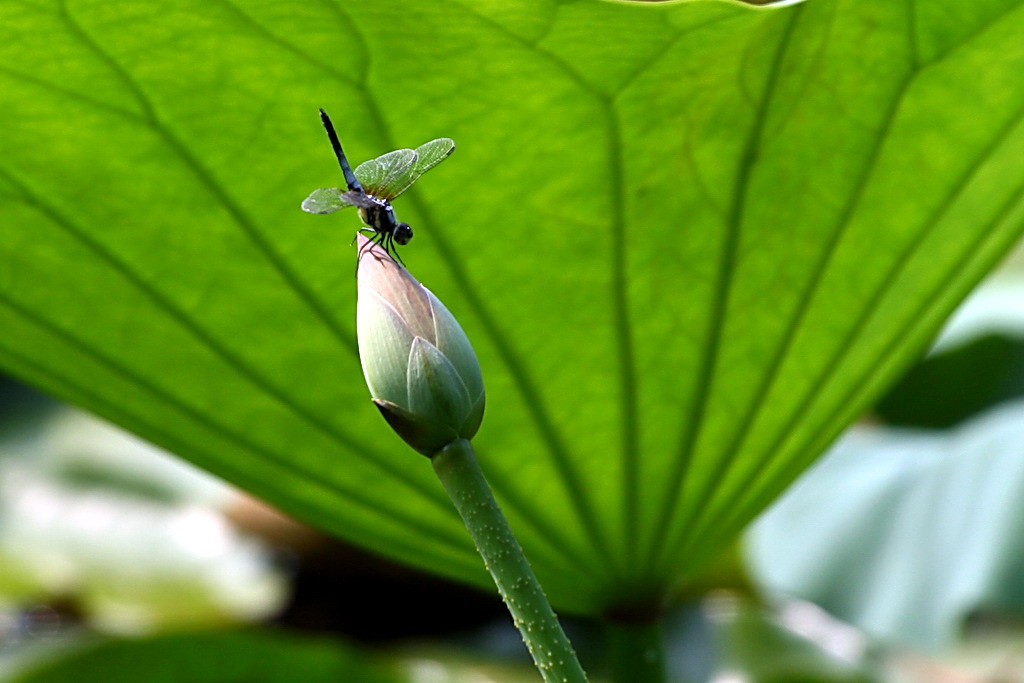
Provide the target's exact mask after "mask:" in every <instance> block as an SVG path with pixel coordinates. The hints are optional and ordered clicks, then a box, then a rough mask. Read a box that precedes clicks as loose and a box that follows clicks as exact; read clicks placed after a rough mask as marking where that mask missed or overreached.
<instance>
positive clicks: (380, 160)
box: [356, 149, 416, 199]
mask: <svg viewBox="0 0 1024 683" xmlns="http://www.w3.org/2000/svg"><path fill="white" fill-rule="evenodd" d="M414 163H416V152H414V151H413V150H411V149H396V150H395V151H394V152H388V153H387V154H384V155H382V156H379V157H377V158H376V159H370V160H369V161H364V162H363V163H361V164H359V166H357V167H356V178H358V179H359V182H360V183H362V184H363V189H364V190H366V191H367V192H368V193H369V194H372V195H373V196H374V197H380V198H381V199H391V198H392V197H394V196H395V195H394V194H391V192H392V189H393V188H394V187H395V185H396V184H399V183H400V182H401V181H402V178H404V177H405V176H406V175H408V173H409V170H410V169H411V168H412V167H413V164H414Z"/></svg>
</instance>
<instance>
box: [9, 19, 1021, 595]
mask: <svg viewBox="0 0 1024 683" xmlns="http://www.w3.org/2000/svg"><path fill="white" fill-rule="evenodd" d="M1022 5H1024V2H1021V1H1020V0H975V1H974V2H970V3H965V2H962V0H930V1H929V2H914V1H913V0H811V1H810V2H807V3H805V4H802V5H797V6H794V7H790V8H786V9H779V10H755V9H751V8H749V7H745V6H742V5H738V4H732V3H723V2H679V3H668V4H650V3H636V4H633V3H619V2H602V1H598V0H577V1H568V0H567V1H564V2H555V1H546V2H543V1H538V2H531V3H526V2H522V1H518V2H515V1H512V0H505V1H501V0H486V1H478V2H472V3H470V2H455V1H450V0H449V1H444V0H439V1H438V2H431V3H421V4H415V5H413V4H411V3H400V2H393V1H391V0H372V1H366V2H356V1H352V2H334V1H332V0H315V1H313V0H311V1H310V2H303V3H295V2H273V1H270V2H261V3H255V4H250V3H237V4H236V3H233V2H231V1H229V0H223V1H220V2H213V3H206V2H198V1H196V0H191V1H189V0H183V1H182V2H179V3H176V4H173V5H167V4H166V3H154V2H133V3H107V2H100V1H98V0H69V1H67V2H42V1H40V2H34V3H16V2H8V3H3V4H2V5H0V130H2V131H3V133H2V135H0V196H2V201H0V226H2V229H0V259H2V264H3V267H2V268H0V329H2V330H3V333H2V337H0V364H2V366H3V367H5V368H6V369H8V370H9V371H11V372H13V373H15V374H17V375H18V376H20V377H22V378H25V379H27V380H29V381H31V382H33V383H35V384H37V385H39V386H41V387H43V388H45V389H46V390H48V391H49V392H51V393H53V394H55V395H57V396H60V397H62V398H66V399H69V400H71V401H73V402H76V403H78V404H81V405H83V406H86V407H88V408H90V409H92V410H94V411H96V412H98V413H100V414H102V415H104V416H106V417H109V418H111V419H113V420H115V421H117V422H119V423H121V424H123V425H125V426H127V427H128V428H130V429H133V430H135V431H137V432H138V433H140V434H142V435H144V436H146V437H148V438H150V439H152V440H153V441H155V442H157V443H159V444H161V445H163V446H165V447H167V448H170V449H172V450H175V451H177V452H178V453H180V454H182V455H183V456H185V457H187V458H189V459H191V460H193V461H194V462H196V463H199V464H201V465H203V466H205V467H207V468H209V469H210V470H212V471H214V472H216V473H218V474H221V475H223V476H226V477H228V478H229V479H232V480H233V481H235V482H237V483H239V484H241V485H242V486H245V487H248V488H250V489H251V490H252V491H254V492H255V493H257V494H259V495H262V496H264V497H266V498H267V499H268V500H270V501H272V502H275V503H277V504H278V505H280V506H282V507H284V508H285V509H287V510H290V511H292V512H294V513H296V514H298V515H300V516H302V517H304V518H306V519H308V520H310V521H313V522H315V523H318V524H320V525H322V526H323V527H325V528H327V529H330V530H332V531H334V532H336V533H338V534H341V535H343V536H346V537H348V538H351V539H354V540H356V541H359V542H361V543H364V544H366V545H369V546H371V547H373V548H376V549H378V550H380V551H382V552H386V553H388V554H390V555H393V556H395V557H398V558H402V559H405V560H407V561H410V562H413V563H415V564H418V565H420V566H424V567H428V568H431V569H433V570H435V571H438V572H441V573H444V574H448V575H450V576H455V577H459V578H463V579H466V580H471V581H476V582H478V583H481V584H485V583H486V582H487V578H486V575H485V574H484V573H483V571H482V569H481V567H480V561H479V559H478V558H477V557H476V556H475V555H474V552H473V550H472V547H471V545H470V543H469V541H468V540H467V536H466V534H465V532H464V530H463V529H462V528H461V525H460V523H459V521H458V519H457V518H456V517H455V515H454V513H453V512H452V511H451V508H450V504H449V503H448V501H447V500H446V499H445V497H444V495H443V493H442V491H441V488H440V486H439V485H438V484H437V483H436V482H435V481H433V480H432V478H431V477H432V474H431V472H430V468H429V467H428V466H427V464H426V463H425V462H423V461H422V460H421V459H420V458H419V456H416V455H413V454H411V453H410V452H409V451H408V449H407V448H405V447H404V446H402V445H401V443H400V442H399V441H398V440H397V439H396V438H395V437H394V436H392V435H390V434H388V432H387V430H386V428H385V427H384V425H383V424H382V422H381V421H380V418H379V416H378V415H377V414H376V410H375V409H374V408H373V407H372V405H371V404H370V402H369V401H368V400H367V395H366V390H365V388H364V387H363V386H362V377H361V373H360V370H359V366H358V360H357V357H356V352H355V344H354V340H353V330H352V321H353V317H354V316H353V313H354V296H355V286H354V284H355V283H354V280H353V277H352V270H353V260H352V259H353V255H354V250H353V249H351V248H350V247H349V246H348V243H349V240H350V239H351V235H352V232H353V230H354V229H355V228H356V227H357V226H356V223H357V219H356V217H355V215H352V214H338V215H335V216H332V217H329V218H328V217H323V216H311V215H308V214H305V213H303V212H302V211H300V210H299V208H298V204H299V202H300V201H301V200H302V199H303V198H304V197H306V196H307V195H308V194H309V192H310V190H312V189H313V188H316V187H321V186H326V185H332V184H333V185H337V184H339V183H340V174H339V172H338V170H337V166H336V162H335V160H334V158H333V155H332V154H331V151H330V147H329V145H328V144H327V141H326V140H325V139H324V135H323V132H322V130H321V128H320V124H319V121H318V120H317V107H321V106H322V107H324V108H325V109H327V110H328V111H329V112H331V114H332V115H333V117H334V119H335V123H336V124H337V125H338V127H339V129H340V133H341V136H342V139H343V141H344V143H345V145H346V151H347V152H348V154H349V155H350V156H351V158H352V159H353V161H354V162H358V161H360V160H362V159H367V158H371V157H374V156H377V155H379V154H381V153H384V152H386V151H388V150H390V149H395V148H399V147H407V146H409V145H415V144H418V143H420V142H422V141H423V140H429V139H431V138H435V137H438V136H450V137H452V138H454V139H455V140H456V141H457V143H458V145H459V149H458V151H457V153H456V154H455V156H454V157H453V158H452V160H450V161H449V162H448V163H446V164H444V165H443V166H441V167H439V168H438V169H436V170H434V171H432V172H431V173H430V174H428V175H426V176H424V177H423V179H422V180H421V182H419V183H418V184H417V187H416V188H414V189H413V190H411V191H410V192H409V193H407V195H405V196H403V197H402V198H401V199H400V200H398V202H397V206H396V208H397V210H398V212H399V215H400V217H401V218H402V219H403V220H406V221H408V222H410V223H411V224H412V225H413V226H414V227H415V228H416V231H417V238H416V240H414V241H413V242H412V243H411V244H410V245H409V246H408V247H406V248H405V250H404V251H403V255H404V256H405V258H406V261H407V263H409V265H410V266H411V268H412V270H413V271H414V272H415V273H416V274H417V275H418V276H419V277H420V278H422V279H423V280H424V281H425V282H426V283H427V284H428V285H429V286H430V287H431V289H432V290H433V291H435V292H436V293H437V294H438V295H439V297H440V298H441V299H442V300H444V301H445V303H446V305H447V306H448V307H449V308H450V309H451V310H452V311H453V313H455V314H456V315H457V316H458V317H459V319H460V321H461V322H462V324H463V326H464V327H465V328H466V330H467V332H468V333H469V335H470V337H471V338H472V339H473V340H474V343H475V346H476V347H477V350H478V352H479V354H480V359H481V364H482V366H483V369H484V375H485V380H486V382H487V391H488V415H487V417H486V418H485V420H484V425H483V428H482V430H481V433H480V435H479V436H478V438H477V439H476V443H477V444H478V446H479V451H480V455H481V460H482V463H483V466H484V468H485V471H486V472H487V474H488V476H489V478H490V479H491V481H492V483H493V484H494V487H495V489H496V491H497V494H498V496H499V499H500V500H501V502H502V504H503V505H504V507H505V509H506V511H507V512H508V513H509V515H510V517H511V521H512V523H513V525H514V527H515V528H516V529H517V531H518V533H519V534H520V536H521V539H522V541H523V545H524V546H525V547H526V551H527V553H528V555H529V557H530V558H531V561H532V562H533V564H534V566H535V568H536V569H537V572H538V574H539V575H540V577H541V580H542V581H543V583H544V584H545V586H546V588H547V589H548V592H549V593H550V594H551V596H552V597H553V598H554V599H555V601H556V602H557V603H558V604H559V605H560V606H561V607H562V608H563V609H572V610H578V611H584V612H592V613H593V612H598V611H600V610H603V609H605V608H607V607H609V605H612V604H615V603H617V602H623V601H626V602H629V601H633V602H637V601H641V602H642V601H644V600H647V599H655V598H656V597H657V596H661V595H663V594H664V593H665V592H666V591H669V590H671V588H672V587H673V586H675V585H676V584H677V583H678V581H680V580H681V579H682V578H683V577H685V575H687V574H688V573H690V572H692V571H694V570H695V569H696V568H697V567H698V566H699V565H700V563H701V562H702V561H703V560H704V559H706V558H707V557H708V556H709V555H710V554H711V553H712V552H714V551H715V550H716V549H717V548H720V547H721V546H722V545H723V544H725V543H727V542H728V541H729V540H731V539H733V538H734V537H735V535H736V533H737V532H738V530H739V529H740V528H741V527H742V526H743V525H744V524H745V523H746V522H747V521H748V520H749V519H750V518H751V517H752V516H753V515H754V514H755V513H757V512H758V511H759V510H760V509H761V508H763V507H764V506H765V505H766V504H767V503H768V502H769V501H770V500H771V499H772V498H773V497H775V496H776V495H777V494H778V493H779V492H780V491H781V490H782V489H783V488H784V487H785V486H786V485H787V484H788V483H789V482H790V481H791V480H792V479H793V478H794V477H795V476H796V475H797V474H798V473H799V472H800V471H801V470H802V469H803V468H804V467H806V466H807V465H808V464H809V463H810V462H811V461H813V460H814V458H815V457H816V456H817V455H818V453H819V452H820V451H821V450H822V449H824V448H825V447H826V446H827V445H828V443H829V442H830V441H831V440H832V439H833V438H834V437H835V435H836V434H837V433H838V432H839V431H840V430H841V429H842V428H843V427H844V425H846V424H847V423H848V422H849V421H850V420H851V419H852V418H853V417H854V416H855V415H856V414H857V413H858V411H859V410H861V409H862V408H863V407H864V406H865V405H866V404H867V403H868V402H869V401H870V400H871V399H872V398H874V397H875V396H876V395H877V394H878V392H879V391H880V390H881V389H882V388H883V387H884V386H885V384H886V382H888V381H890V380H891V379H892V378H893V377H894V376H895V374H896V373H897V372H898V371H899V370H900V368H901V367H902V366H904V365H905V364H906V363H907V362H908V361H909V360H910V359H911V357H913V356H914V355H916V354H918V353H919V352H920V351H921V349H922V348H923V347H924V346H925V345H926V343H927V342H928V340H929V339H930V338H931V336H932V335H933V334H934V332H935V330H936V329H937V327H938V325H939V324H940V323H941V321H942V319H943V318H944V317H945V316H946V315H947V314H948V313H949V312H950V311H951V310H952V308H953V307H954V305H955V304H956V302H957V301H959V300H960V299H961V298H962V297H963V296H964V295H965V294H966V293H967V292H968V291H969V289H970V288H971V286H972V285H973V284H974V283H975V282H976V281H977V280H978V279H979V278H980V277H981V275H982V274H983V273H984V272H985V271H986V270H987V269H988V268H989V267H990V266H991V264H992V263H994V262H995V261H996V260H997V259H998V258H999V256H1000V255H1001V254H1002V253H1004V252H1005V250H1006V249H1007V248H1008V245H1010V244H1011V242H1012V241H1013V240H1014V239H1015V238H1016V237H1017V236H1018V234H1019V233H1020V232H1021V228H1022V215H1024V214H1022V211H1024V206H1022V196H1021V193H1022V192H1024V170H1022V168H1021V164H1020V159H1021V158H1022V155H1024V127H1022V126H1021V125H1020V119H1021V113H1022V111H1024V83H1022V81H1021V79H1020V74H1021V73H1024V44H1022V42H1021V41H1020V35H1021V32H1022V31H1024V7H1022Z"/></svg>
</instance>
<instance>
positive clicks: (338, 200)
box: [302, 187, 357, 213]
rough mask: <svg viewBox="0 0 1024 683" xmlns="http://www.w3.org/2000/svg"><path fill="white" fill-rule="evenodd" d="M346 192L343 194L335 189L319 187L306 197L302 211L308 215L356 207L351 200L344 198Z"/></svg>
mask: <svg viewBox="0 0 1024 683" xmlns="http://www.w3.org/2000/svg"><path fill="white" fill-rule="evenodd" d="M347 194H349V193H348V192H345V193H343V192H342V191H341V190H340V189H338V188H336V187H321V188H320V189H318V190H313V192H312V193H311V194H310V195H309V196H308V197H306V199H305V200H303V202H302V210H303V211H308V212H309V213H334V212H335V211H337V210H338V209H344V208H345V207H346V206H357V204H355V203H354V202H352V201H351V200H348V199H346V198H345V195H347Z"/></svg>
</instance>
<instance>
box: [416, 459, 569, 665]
mask: <svg viewBox="0 0 1024 683" xmlns="http://www.w3.org/2000/svg"><path fill="white" fill-rule="evenodd" d="M431 462H432V463H433V465H434V471H435V472H437V476H438V478H439V479H440V480H441V484H442V485H443V486H444V488H445V490H446V491H447V492H448V495H449V496H450V497H451V499H452V502H453V503H455V509H456V510H458V511H459V515H460V516H461V517H462V521H463V522H465V524H466V528H467V529H469V535H470V536H472V537H473V542H474V543H475V544H476V549H477V550H478V551H479V552H480V556H481V557H483V559H484V566H485V567H487V571H489V572H490V573H491V576H492V577H493V578H494V583H495V584H496V585H497V586H498V592H500V593H501V597H502V599H503V600H504V601H505V604H506V605H507V606H508V610H509V612H511V613H512V621H513V622H514V623H515V625H516V628H518V629H519V633H520V634H522V636H523V642H524V643H526V647H527V648H528V649H529V650H530V655H531V656H532V657H533V662H534V664H536V665H537V669H539V670H540V674H541V676H543V677H544V680H545V681H547V682H549V683H553V682H555V681H558V682H559V683H562V682H563V681H564V682H571V683H577V682H583V683H585V681H586V680H587V676H586V674H584V673H583V669H582V668H581V667H580V663H579V660H577V659H576V653H575V652H574V651H573V649H572V644H571V643H570V642H569V639H568V638H566V637H565V633H564V632H563V631H562V627H561V626H560V625H559V623H558V618H557V617H556V616H555V613H554V611H552V609H551V605H550V604H549V603H548V600H547V598H546V597H545V596H544V590H543V589H542V588H541V587H540V583H539V582H538V581H537V577H536V576H534V575H533V570H532V569H530V565H529V563H527V561H526V557H525V556H524V555H523V550H522V548H520V547H519V542H518V541H516V537H515V536H514V535H513V534H512V529H511V528H509V526H508V522H506V521H505V516H504V515H503V514H502V513H501V509H500V508H499V507H498V503H497V501H495V500H494V495H493V494H492V493H491V487H490V485H488V483H487V480H486V479H484V474H483V472H481V471H480V465H479V464H478V463H477V461H476V455H475V454H474V453H473V447H472V446H471V445H470V443H469V442H468V441H466V440H465V439H459V440H458V441H455V442H454V443H451V444H449V445H448V446H447V447H446V448H445V449H444V450H443V451H441V452H440V453H438V454H437V455H435V456H434V457H433V458H431Z"/></svg>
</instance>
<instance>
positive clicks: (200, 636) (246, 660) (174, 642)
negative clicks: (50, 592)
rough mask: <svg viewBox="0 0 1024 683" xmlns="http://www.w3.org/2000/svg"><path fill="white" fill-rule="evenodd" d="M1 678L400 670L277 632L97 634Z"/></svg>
mask: <svg viewBox="0 0 1024 683" xmlns="http://www.w3.org/2000/svg"><path fill="white" fill-rule="evenodd" d="M4 680H10V681H18V682H19V683H63V682H65V681H78V682H79V683H93V682H95V683H119V682H120V681H125V682H128V681H140V680H145V681H154V682H157V681H159V682H161V683H237V682H239V681H253V682H256V681H260V682H262V683H291V682H292V681H308V682H309V683H319V682H323V683H327V682H328V681H330V682H331V683H335V682H336V681H365V682H366V683H397V681H400V680H404V679H403V678H401V677H400V676H399V675H398V674H397V673H395V672H392V671H389V670H388V669H386V668H383V667H382V666H381V665H380V664H375V663H373V662H372V661H370V660H369V659H368V658H367V657H366V656H365V655H360V654H358V653H356V652H355V651H354V650H352V649H351V648H347V647H345V646H344V645H343V644H342V643H339V642H337V641H335V640H328V639H316V638H310V637H308V636H307V637H305V638H298V637H295V636H290V635H286V634H283V633H275V632H273V631H238V632H231V631H211V632H197V633H176V634H171V635H164V636H154V637H151V638H138V639H124V640H109V639H100V640H94V641H92V642H88V643H80V644H77V645H75V646H73V647H70V648H68V649H67V650H66V651H65V652H63V653H61V656H56V657H55V656H53V654H51V656H50V657H48V658H47V659H46V660H45V662H40V663H38V664H34V665H29V666H26V667H25V669H24V670H23V671H22V672H21V673H20V674H18V675H15V676H13V677H12V678H9V679H8V678H5V679H4Z"/></svg>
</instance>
